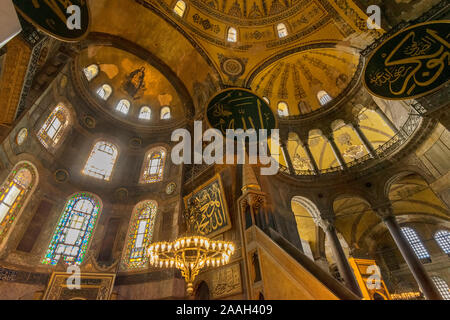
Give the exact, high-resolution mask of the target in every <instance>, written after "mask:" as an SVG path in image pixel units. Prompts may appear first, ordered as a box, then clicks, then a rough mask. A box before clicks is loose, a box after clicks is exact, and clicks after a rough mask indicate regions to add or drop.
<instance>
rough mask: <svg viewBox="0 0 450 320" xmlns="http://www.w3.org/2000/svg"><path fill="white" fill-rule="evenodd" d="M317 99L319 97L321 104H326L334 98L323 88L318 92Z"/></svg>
mask: <svg viewBox="0 0 450 320" xmlns="http://www.w3.org/2000/svg"><path fill="white" fill-rule="evenodd" d="M317 99H319V102H320V105H321V106H324V105H326V104H327V103H328V102H331V100H333V98H331V96H330V95H329V94H328V93H327V92H326V91H323V90H322V91H319V92H318V93H317Z"/></svg>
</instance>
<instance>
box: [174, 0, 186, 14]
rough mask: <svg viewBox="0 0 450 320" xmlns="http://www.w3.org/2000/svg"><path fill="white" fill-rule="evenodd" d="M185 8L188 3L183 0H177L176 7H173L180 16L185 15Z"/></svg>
mask: <svg viewBox="0 0 450 320" xmlns="http://www.w3.org/2000/svg"><path fill="white" fill-rule="evenodd" d="M185 10H186V3H185V2H184V1H182V0H179V1H177V3H176V4H175V8H173V11H174V12H175V13H176V14H177V15H179V16H180V17H183V15H184V11H185Z"/></svg>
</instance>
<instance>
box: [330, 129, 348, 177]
mask: <svg viewBox="0 0 450 320" xmlns="http://www.w3.org/2000/svg"><path fill="white" fill-rule="evenodd" d="M327 139H328V142H330V145H331V149H332V150H333V153H334V155H335V157H336V159H337V161H338V163H339V165H340V166H341V168H342V169H347V164H346V163H345V160H344V157H343V156H342V154H341V151H340V150H339V148H338V146H337V144H336V142H335V141H334V137H333V134H331V135H329V136H328V137H327Z"/></svg>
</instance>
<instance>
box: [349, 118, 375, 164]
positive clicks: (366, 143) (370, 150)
mask: <svg viewBox="0 0 450 320" xmlns="http://www.w3.org/2000/svg"><path fill="white" fill-rule="evenodd" d="M351 126H352V128H353V130H354V131H355V133H356V135H357V136H358V138H359V139H360V140H361V142H362V143H363V145H364V147H365V148H366V150H367V152H368V153H369V154H370V155H371V156H372V158H375V154H376V153H375V149H374V148H373V146H372V144H371V143H370V141H369V139H367V137H366V135H365V134H364V132H362V130H361V127H360V126H359V123H352V124H351Z"/></svg>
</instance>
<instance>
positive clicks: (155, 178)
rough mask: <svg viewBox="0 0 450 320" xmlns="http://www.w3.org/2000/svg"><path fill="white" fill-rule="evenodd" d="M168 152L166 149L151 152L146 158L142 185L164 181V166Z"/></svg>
mask: <svg viewBox="0 0 450 320" xmlns="http://www.w3.org/2000/svg"><path fill="white" fill-rule="evenodd" d="M165 159H166V151H165V150H164V149H162V148H161V149H158V150H151V151H150V152H149V153H148V155H147V157H146V158H145V166H144V168H145V169H144V173H143V174H142V178H141V183H153V182H159V181H162V179H163V176H164V165H165Z"/></svg>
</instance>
